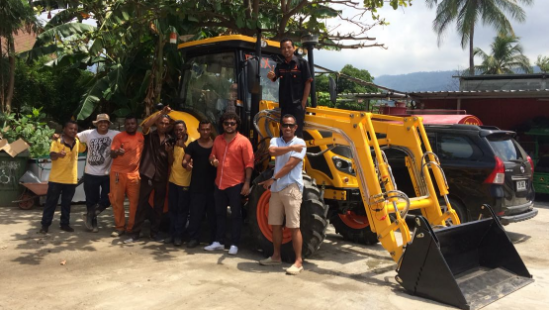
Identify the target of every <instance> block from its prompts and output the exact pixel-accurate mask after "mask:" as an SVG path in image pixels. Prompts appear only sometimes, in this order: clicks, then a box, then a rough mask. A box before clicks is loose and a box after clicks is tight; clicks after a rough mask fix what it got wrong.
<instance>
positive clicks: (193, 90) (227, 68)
mask: <svg viewBox="0 0 549 310" xmlns="http://www.w3.org/2000/svg"><path fill="white" fill-rule="evenodd" d="M234 68H235V55H234V52H227V53H219V54H209V55H203V56H197V57H193V58H189V59H187V60H186V62H185V70H184V72H183V85H182V88H181V98H182V99H183V102H184V107H185V108H187V109H191V110H194V111H195V112H198V113H199V114H201V115H202V116H203V117H206V118H207V119H208V120H210V121H211V122H213V123H214V124H217V123H218V120H219V117H220V116H221V115H222V114H223V113H224V112H225V110H226V109H227V107H228V106H233V107H234V104H235V100H236V99H237V98H236V97H235V94H236V91H235V90H236V87H237V84H236V75H235V69H234Z"/></svg>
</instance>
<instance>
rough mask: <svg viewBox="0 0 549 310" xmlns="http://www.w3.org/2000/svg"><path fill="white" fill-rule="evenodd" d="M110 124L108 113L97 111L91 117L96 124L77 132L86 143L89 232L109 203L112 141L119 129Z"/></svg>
mask: <svg viewBox="0 0 549 310" xmlns="http://www.w3.org/2000/svg"><path fill="white" fill-rule="evenodd" d="M110 124H111V121H110V119H109V115H107V114H98V115H97V118H96V119H95V121H93V125H94V126H95V127H96V128H95V129H89V130H84V131H82V132H80V133H79V134H78V139H79V140H80V141H81V142H83V143H86V145H87V147H88V157H87V158H86V168H85V169H84V192H85V193H86V207H87V210H88V212H87V214H86V220H85V222H84V223H85V225H86V228H88V229H89V230H91V231H92V232H98V229H97V215H98V214H99V213H101V212H102V211H103V210H105V209H106V208H107V207H109V205H110V202H109V192H110V177H109V172H110V169H111V163H112V158H111V144H112V141H113V139H114V136H116V135H117V134H119V133H120V132H119V131H116V130H110V129H109V125H110Z"/></svg>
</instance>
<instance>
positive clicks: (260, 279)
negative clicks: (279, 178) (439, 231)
mask: <svg viewBox="0 0 549 310" xmlns="http://www.w3.org/2000/svg"><path fill="white" fill-rule="evenodd" d="M536 207H538V208H539V209H540V210H539V211H540V212H539V215H538V216H537V217H536V218H534V219H532V220H529V221H526V222H522V223H517V224H512V225H509V226H507V227H506V229H507V231H508V234H509V236H510V238H511V239H512V240H513V242H514V243H515V246H516V247H517V250H518V251H519V253H520V255H521V256H522V258H523V260H524V262H525V263H526V266H527V267H528V269H529V271H530V273H531V274H533V275H534V279H535V282H534V283H533V284H530V285H528V286H526V287H525V288H523V289H521V290H519V291H517V292H515V293H513V294H511V295H509V296H507V297H504V298H503V299H500V300H498V301H497V302H495V303H493V304H491V305H489V306H487V307H486V308H484V309H487V310H489V309H528V310H535V309H540V310H542V309H543V310H545V309H547V308H548V305H549V293H547V292H548V291H549V258H548V256H549V237H548V236H549V225H548V224H549V203H547V202H539V203H536ZM84 209H85V207H84V206H73V210H72V211H73V213H72V218H71V224H72V225H73V227H74V228H75V229H76V231H75V232H74V233H66V232H62V231H60V230H59V229H58V225H59V223H58V219H59V215H58V213H56V217H55V220H54V223H53V225H52V226H51V227H50V233H49V234H48V235H46V236H43V235H40V234H37V233H36V232H37V231H38V229H39V225H40V224H39V221H40V217H41V208H37V209H34V210H30V211H22V210H19V209H17V208H0V309H189V308H191V309H258V308H261V309H283V308H284V309H369V310H371V309H406V310H412V309H418V310H427V309H447V308H449V307H447V306H445V305H442V304H439V303H437V302H433V301H430V300H425V299H422V298H419V297H415V296H411V295H408V294H406V293H405V292H404V291H403V289H402V288H401V287H400V286H399V285H398V284H397V283H396V281H395V279H394V277H395V275H396V273H395V271H394V269H395V264H394V263H393V261H392V260H391V259H390V257H389V255H388V253H387V252H385V250H384V249H383V248H382V247H381V246H380V245H377V246H360V245H356V244H352V243H349V242H346V241H344V240H343V239H342V238H341V237H340V236H338V235H337V234H335V232H334V231H333V229H332V228H330V230H329V233H328V237H327V238H326V240H325V241H324V244H323V245H322V247H321V249H320V250H319V251H318V252H317V253H315V255H314V256H313V257H311V258H309V259H308V260H307V262H306V264H305V271H304V272H303V273H301V274H300V275H298V276H287V275H285V273H284V269H285V268H287V267H289V264H284V265H283V266H282V267H262V266H259V265H258V263H257V261H258V260H259V259H261V258H262V255H261V253H258V252H257V251H255V250H254V248H253V247H252V245H251V244H249V241H248V240H249V237H248V236H247V235H246V234H245V236H244V241H243V243H244V244H242V245H241V247H240V252H239V253H238V255H237V256H229V255H227V252H223V253H221V252H217V253H209V252H205V251H203V250H202V247H200V248H195V249H191V250H188V249H186V248H184V247H183V248H175V247H173V246H166V245H163V244H158V243H153V242H149V241H148V239H144V240H143V241H139V242H137V243H135V244H132V245H124V244H122V242H121V240H120V239H118V238H111V237H110V233H111V229H110V228H108V227H110V225H111V224H112V215H111V213H110V212H109V211H107V212H105V213H106V214H102V215H101V216H100V226H102V229H101V230H100V232H99V233H98V234H92V233H88V232H86V231H85V228H84V226H83V222H82V220H81V219H80V213H81V212H83V211H84ZM245 230H246V232H247V227H245Z"/></svg>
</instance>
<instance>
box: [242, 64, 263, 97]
mask: <svg viewBox="0 0 549 310" xmlns="http://www.w3.org/2000/svg"><path fill="white" fill-rule="evenodd" d="M246 79H247V81H246V82H247V84H248V92H250V94H259V93H260V89H261V87H260V84H259V61H258V59H257V57H251V58H249V59H248V60H246Z"/></svg>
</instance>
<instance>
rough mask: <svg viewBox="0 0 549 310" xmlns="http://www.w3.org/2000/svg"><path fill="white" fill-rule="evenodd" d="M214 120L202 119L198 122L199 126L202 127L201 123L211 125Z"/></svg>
mask: <svg viewBox="0 0 549 310" xmlns="http://www.w3.org/2000/svg"><path fill="white" fill-rule="evenodd" d="M211 124H212V122H211V121H209V120H202V121H200V123H198V128H200V125H211Z"/></svg>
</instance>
